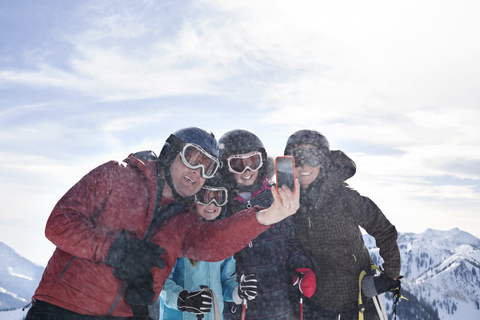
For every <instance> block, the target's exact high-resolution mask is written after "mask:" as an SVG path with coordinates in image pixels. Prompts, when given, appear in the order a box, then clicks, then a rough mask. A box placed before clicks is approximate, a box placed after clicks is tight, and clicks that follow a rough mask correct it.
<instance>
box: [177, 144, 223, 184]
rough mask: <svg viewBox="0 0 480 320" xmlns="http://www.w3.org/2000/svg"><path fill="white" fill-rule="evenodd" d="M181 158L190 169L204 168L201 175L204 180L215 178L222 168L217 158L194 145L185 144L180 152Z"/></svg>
mask: <svg viewBox="0 0 480 320" xmlns="http://www.w3.org/2000/svg"><path fill="white" fill-rule="evenodd" d="M180 158H181V159H182V162H183V164H184V165H186V166H187V168H189V169H192V170H194V169H198V168H202V170H201V174H202V178H204V179H209V178H213V176H214V175H215V173H216V172H217V170H218V168H219V167H220V161H219V160H218V159H217V158H216V157H214V156H212V155H211V154H209V153H208V152H207V151H205V150H204V149H203V148H202V147H200V146H198V145H196V144H193V143H186V144H185V146H184V147H183V148H182V150H181V151H180Z"/></svg>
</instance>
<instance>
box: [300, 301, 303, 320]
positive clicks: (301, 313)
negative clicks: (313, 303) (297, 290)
mask: <svg viewBox="0 0 480 320" xmlns="http://www.w3.org/2000/svg"><path fill="white" fill-rule="evenodd" d="M299 313H300V320H303V298H300V310H299Z"/></svg>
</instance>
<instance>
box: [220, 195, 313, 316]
mask: <svg viewBox="0 0 480 320" xmlns="http://www.w3.org/2000/svg"><path fill="white" fill-rule="evenodd" d="M272 202H273V197H272V195H271V191H270V190H269V189H265V190H263V191H262V192H260V193H259V194H257V195H255V196H254V197H253V198H252V199H250V200H249V201H241V202H237V203H236V205H237V206H236V210H242V208H246V207H247V206H255V205H257V206H260V207H264V208H268V207H270V205H271V204H272ZM234 256H235V260H236V262H237V280H238V281H240V276H241V275H242V274H249V273H255V274H256V275H257V279H258V288H259V292H258V296H257V298H256V299H255V300H252V301H248V308H247V312H246V319H260V318H261V319H271V320H273V319H275V320H280V319H298V312H297V309H298V303H299V298H300V297H299V292H298V287H293V286H292V279H293V277H294V276H295V275H296V272H295V270H296V269H297V268H312V264H311V261H310V259H309V258H308V257H307V256H306V255H305V254H304V253H303V251H302V250H301V248H300V246H299V244H298V243H297V241H296V239H295V234H294V225H293V219H292V218H291V217H290V218H287V219H284V220H282V221H280V222H279V223H276V224H274V225H273V226H271V227H270V228H268V229H267V230H266V231H264V232H263V233H262V234H260V235H259V236H258V237H257V238H255V239H254V240H252V241H251V243H250V245H249V246H247V247H245V248H244V249H242V250H241V251H239V252H237V253H236V254H235V255H234ZM241 314H242V306H241V305H239V306H237V305H236V304H234V303H226V305H225V309H224V319H240V317H241Z"/></svg>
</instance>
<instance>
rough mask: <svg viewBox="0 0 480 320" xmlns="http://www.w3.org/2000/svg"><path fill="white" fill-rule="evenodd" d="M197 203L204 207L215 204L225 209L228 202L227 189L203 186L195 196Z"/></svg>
mask: <svg viewBox="0 0 480 320" xmlns="http://www.w3.org/2000/svg"><path fill="white" fill-rule="evenodd" d="M195 201H196V202H197V203H199V204H201V205H203V206H208V205H209V204H210V203H214V204H215V205H216V206H217V207H223V206H224V205H226V204H227V201H228V194H227V189H226V188H224V187H209V186H203V187H202V189H200V191H198V192H197V193H196V194H195Z"/></svg>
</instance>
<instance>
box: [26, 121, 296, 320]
mask: <svg viewBox="0 0 480 320" xmlns="http://www.w3.org/2000/svg"><path fill="white" fill-rule="evenodd" d="M153 158H155V157H153ZM219 166H220V161H219V160H218V143H217V140H216V139H215V137H214V135H213V134H212V133H210V132H208V131H206V130H204V129H200V128H196V127H190V128H184V129H181V130H178V131H176V132H175V133H173V134H172V135H170V137H169V138H168V139H167V141H166V142H165V144H164V146H163V148H162V150H161V152H160V155H159V157H158V158H157V159H155V160H145V158H144V157H137V156H135V155H133V154H131V155H129V156H128V158H127V159H125V160H124V164H119V163H118V162H115V161H110V162H107V163H105V164H103V165H100V166H99V167H97V168H95V169H93V170H92V171H91V172H89V173H88V174H87V175H85V176H84V177H83V178H82V179H81V180H80V181H79V182H77V183H76V184H75V185H74V186H73V187H72V188H71V189H70V190H68V191H67V193H66V194H65V195H64V196H63V197H62V198H61V199H60V200H59V201H58V203H57V204H56V205H55V207H54V209H53V211H52V213H51V215H50V217H49V219H48V221H47V225H46V231H45V234H46V237H47V238H48V239H49V240H50V241H52V242H53V243H54V244H55V245H56V247H57V248H56V250H55V252H54V253H53V255H52V257H51V258H50V260H49V262H48V264H47V267H46V268H45V271H44V274H43V277H42V279H41V281H40V284H39V286H38V288H37V290H36V291H35V294H34V296H33V298H32V302H33V305H32V308H31V309H30V310H29V312H28V314H27V317H26V319H27V320H35V319H52V320H57V319H75V320H83V319H126V318H127V319H151V318H150V316H149V312H148V306H149V305H151V304H152V303H153V301H155V300H156V299H157V297H158V295H159V293H160V291H161V289H162V286H163V284H164V282H165V279H167V277H168V275H169V274H170V271H171V270H172V268H173V266H174V265H175V262H176V260H177V258H178V257H187V258H191V259H195V260H202V261H219V260H222V259H225V258H227V257H229V256H232V255H233V254H234V253H235V252H236V251H238V250H240V249H241V248H243V247H245V246H246V245H247V244H248V243H249V241H250V240H252V239H254V238H255V237H256V236H258V235H259V234H260V233H262V232H263V231H265V230H266V229H267V228H268V227H267V226H268V225H270V224H273V223H276V222H278V221H280V220H282V219H284V218H285V217H288V216H290V215H292V214H294V213H295V212H296V210H297V209H298V208H299V194H298V193H291V192H288V190H287V189H280V188H279V190H278V191H279V194H277V192H276V190H272V193H273V194H274V199H275V201H274V203H273V204H272V205H271V206H270V207H269V208H267V209H263V208H258V207H255V208H251V209H249V210H245V211H243V212H240V213H238V214H235V215H234V216H232V217H229V218H226V219H222V220H220V221H217V222H214V223H206V222H203V221H202V220H201V219H200V218H199V216H198V215H197V214H195V213H194V212H193V211H192V210H190V207H191V205H192V202H191V201H189V200H190V197H192V196H193V195H194V194H195V193H196V192H198V191H199V190H200V188H201V187H202V186H203V183H204V182H205V179H208V178H211V177H213V176H214V174H215V172H216V171H217V170H218V168H219ZM297 184H298V182H297ZM298 189H299V185H298V186H297V190H298ZM194 298H195V297H192V299H194Z"/></svg>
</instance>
